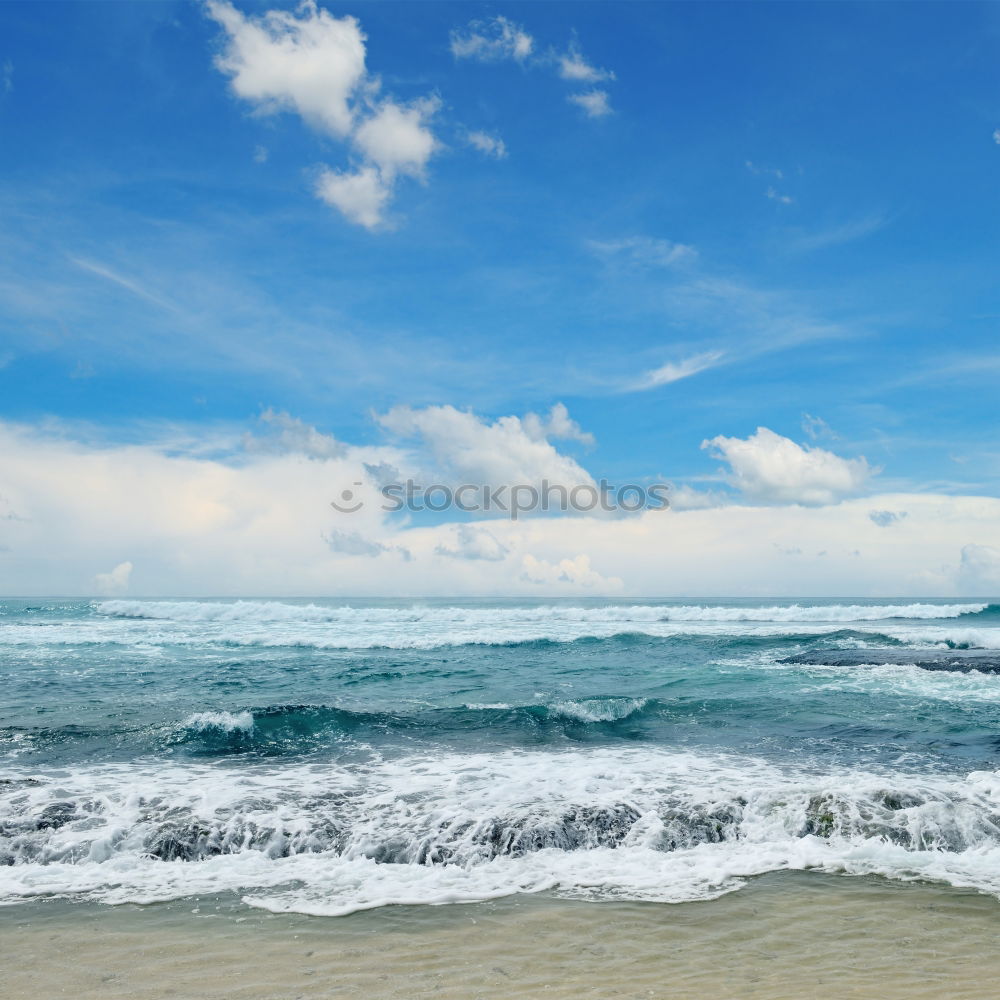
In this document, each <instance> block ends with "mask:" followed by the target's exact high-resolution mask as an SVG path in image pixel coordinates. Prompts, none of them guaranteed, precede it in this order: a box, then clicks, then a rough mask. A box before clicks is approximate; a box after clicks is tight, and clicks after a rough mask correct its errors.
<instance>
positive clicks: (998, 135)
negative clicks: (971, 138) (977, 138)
mask: <svg viewBox="0 0 1000 1000" xmlns="http://www.w3.org/2000/svg"><path fill="white" fill-rule="evenodd" d="M993 141H994V142H995V143H996V144H997V145H998V146H1000V128H995V129H994V130H993Z"/></svg>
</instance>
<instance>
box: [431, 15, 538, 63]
mask: <svg viewBox="0 0 1000 1000" xmlns="http://www.w3.org/2000/svg"><path fill="white" fill-rule="evenodd" d="M534 48H535V40H534V38H532V36H531V35H529V34H528V32H527V31H525V30H524V28H522V27H521V25H519V24H515V23H514V22H513V21H511V20H510V19H509V18H506V17H503V16H501V15H498V16H496V17H493V18H489V19H486V20H476V21H470V22H469V23H468V24H467V25H466V26H465V27H464V28H456V29H454V30H453V31H452V33H451V54H452V55H453V56H454V57H455V58H456V59H476V60H479V61H480V62H500V61H502V60H504V59H513V60H514V61H515V62H524V60H525V59H527V58H528V56H530V55H531V53H532V52H533V51H534Z"/></svg>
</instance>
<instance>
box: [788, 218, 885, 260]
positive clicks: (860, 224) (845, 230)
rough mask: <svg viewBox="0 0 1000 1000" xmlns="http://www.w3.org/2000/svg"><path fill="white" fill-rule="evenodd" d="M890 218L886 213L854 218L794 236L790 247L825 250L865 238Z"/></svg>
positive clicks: (804, 250) (805, 249)
mask: <svg viewBox="0 0 1000 1000" xmlns="http://www.w3.org/2000/svg"><path fill="white" fill-rule="evenodd" d="M887 221H888V219H887V218H886V216H884V215H868V216H865V217H863V218H860V219H852V220H850V221H849V222H842V223H840V224H839V225H836V226H831V227H829V228H828V229H821V230H817V231H816V232H812V233H801V234H800V235H798V236H795V237H793V238H792V240H791V242H790V243H789V249H791V250H793V251H798V252H801V253H809V252H811V251H813V250H823V249H825V248H826V247H832V246H839V245H841V244H843V243H853V242H854V241H855V240H860V239H864V238H865V237H866V236H870V235H871V234H872V233H874V232H877V231H878V230H879V229H881V228H882V227H883V226H884V225H885V224H886V222H887Z"/></svg>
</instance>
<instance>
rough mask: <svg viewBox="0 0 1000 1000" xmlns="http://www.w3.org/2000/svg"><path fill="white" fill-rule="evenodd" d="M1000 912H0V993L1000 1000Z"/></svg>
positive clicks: (702, 905)
mask: <svg viewBox="0 0 1000 1000" xmlns="http://www.w3.org/2000/svg"><path fill="white" fill-rule="evenodd" d="M998 926H1000V903H998V902H997V901H996V900H994V899H992V898H989V897H986V896H982V895H979V894H976V893H973V892H967V891H963V890H956V889H954V888H949V887H937V886H931V885H926V884H901V883H889V882H886V881H882V880H878V879H868V878H845V877H837V876H826V875H818V874H812V873H787V874H785V873H779V874H772V875H768V876H765V877H763V878H760V879H758V880H755V881H754V882H752V883H751V884H750V885H748V886H747V887H746V888H745V889H743V890H741V891H739V892H736V893H731V894H728V895H726V896H723V897H721V898H719V899H715V900H710V901H705V902H697V903H683V904H678V905H664V904H652V903H625V902H622V903H616V902H606V903H588V902H582V901H574V900H566V899H558V898H553V897H551V896H521V897H512V898H508V899H503V900H498V901H496V902H492V903H476V904H469V905H456V906H441V907H427V906H423V907H387V908H383V909H380V910H374V911H368V912H362V913H356V914H353V915H351V916H349V917H342V918H332V917H305V916H302V915H294V914H292V915H275V914H271V913H265V912H262V911H255V910H251V909H248V908H246V907H244V906H242V905H240V904H239V903H238V902H237V901H235V900H232V899H221V898H215V899H202V900H200V901H195V900H184V901H176V902H173V903H169V904H158V905H152V906H145V907H142V906H129V905H125V906H118V907H107V906H99V905H94V904H73V903H67V902H63V901H46V902H36V903H32V904H28V905H24V906H10V907H6V908H4V909H2V910H0V933H2V938H3V941H4V947H3V953H2V955H3V957H2V959H0V963H2V966H3V978H2V981H0V996H2V997H4V998H11V1000H13V998H23V997H29V996H30V997H56V996H74V997H77V998H80V1000H83V998H89V997H95V998H96V997H101V998H133V997H134V998H142V1000H154V998H167V997H172V998H181V997H205V998H214V997H220V998H221V997H227V998H240V1000H264V998H291V997H366V998H416V997H439V998H454V1000H466V998H480V997H483V998H494V997H495V998H501V997H503V998H512V997H524V998H528V997H542V996H544V997H553V998H563V997H565V998H570V997H629V998H633V997H634V998H640V997H642V998H648V997H671V998H675V997H676V998H682V997H683V998H689V997H690V998H695V997H698V998H702V997H705V996H714V997H754V998H760V1000H783V998H789V1000H792V998H794V1000H801V998H803V997H823V998H825V1000H835V998H839V997H870V996H873V995H876V994H877V995H879V996H881V997H888V998H895V997H900V998H902V997H906V998H920V997H928V998H930V997H945V996H946V997H949V998H962V997H969V998H973V997H975V998H980V997H990V996H994V995H995V984H996V982H997V979H998V978H1000V956H998V954H997V951H996V948H995V939H996V932H997V928H998Z"/></svg>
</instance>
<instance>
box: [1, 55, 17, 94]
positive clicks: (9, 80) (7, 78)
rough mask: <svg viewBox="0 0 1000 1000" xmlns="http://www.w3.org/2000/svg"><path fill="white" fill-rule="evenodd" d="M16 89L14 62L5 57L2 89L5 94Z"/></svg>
mask: <svg viewBox="0 0 1000 1000" xmlns="http://www.w3.org/2000/svg"><path fill="white" fill-rule="evenodd" d="M13 89H14V64H13V63H12V62H11V61H10V60H9V59H5V60H4V63H3V71H2V73H0V91H3V93H5V94H9V93H10V92H11V91H12V90H13Z"/></svg>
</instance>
